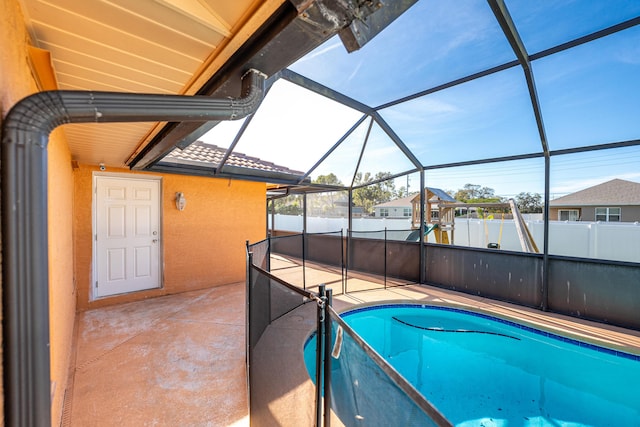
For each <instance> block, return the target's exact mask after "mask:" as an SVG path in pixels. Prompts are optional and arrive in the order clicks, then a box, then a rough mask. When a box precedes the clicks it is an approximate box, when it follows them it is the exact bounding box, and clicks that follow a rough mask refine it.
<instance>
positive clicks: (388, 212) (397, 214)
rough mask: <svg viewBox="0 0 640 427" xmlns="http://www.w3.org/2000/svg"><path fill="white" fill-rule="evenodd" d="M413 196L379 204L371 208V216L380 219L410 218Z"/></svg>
mask: <svg viewBox="0 0 640 427" xmlns="http://www.w3.org/2000/svg"><path fill="white" fill-rule="evenodd" d="M414 197H415V195H411V196H407V197H402V198H400V199H395V200H391V201H389V202H385V203H381V204H379V205H375V206H374V207H373V216H375V217H382V218H411V200H412V199H413V198H414Z"/></svg>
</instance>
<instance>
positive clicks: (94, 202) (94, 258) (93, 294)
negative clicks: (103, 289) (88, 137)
mask: <svg viewBox="0 0 640 427" xmlns="http://www.w3.org/2000/svg"><path fill="white" fill-rule="evenodd" d="M98 178H118V179H126V180H130V181H131V180H136V179H141V180H146V181H158V189H159V191H158V226H159V229H160V230H161V231H160V236H161V238H160V242H159V243H160V247H159V248H158V287H157V288H151V289H143V290H139V291H131V292H127V293H122V294H116V295H107V296H102V297H101V296H97V291H96V282H97V280H98V271H97V268H96V267H97V262H98V247H97V245H96V237H95V236H96V232H97V225H98V209H97V208H98V197H97V182H98ZM162 183H163V180H162V177H161V176H158V175H146V174H134V173H123V172H98V171H94V172H93V174H92V176H91V283H89V301H97V300H101V299H105V298H114V297H118V296H122V295H128V294H131V293H134V292H146V291H157V290H158V289H162V288H164V245H163V243H164V224H163V221H162V218H163V209H162V207H163V206H164V204H163V198H162V194H163V191H162Z"/></svg>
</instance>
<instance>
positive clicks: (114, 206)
mask: <svg viewBox="0 0 640 427" xmlns="http://www.w3.org/2000/svg"><path fill="white" fill-rule="evenodd" d="M94 183H95V192H94V195H95V215H96V216H95V222H94V224H95V229H94V243H95V252H94V264H93V265H94V266H95V271H94V275H95V276H94V277H95V282H94V292H93V295H94V297H95V298H100V297H105V296H109V295H115V294H122V293H126V292H134V291H140V290H143V289H153V288H159V287H160V277H161V275H160V241H161V235H160V180H157V179H137V178H120V177H109V176H95V179H94Z"/></svg>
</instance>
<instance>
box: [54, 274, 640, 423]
mask: <svg viewBox="0 0 640 427" xmlns="http://www.w3.org/2000/svg"><path fill="white" fill-rule="evenodd" d="M272 267H273V266H272ZM274 271H275V273H276V274H277V275H278V276H280V277H282V278H284V279H287V277H286V276H287V275H289V276H291V277H293V276H296V277H300V274H301V273H300V272H299V271H296V267H295V266H290V267H287V268H281V269H279V270H278V269H274ZM291 277H290V279H291ZM335 278H336V276H335V272H332V271H320V270H318V271H308V272H307V277H306V280H307V283H328V284H329V286H332V287H334V308H336V310H338V311H342V310H347V309H349V308H352V307H355V306H359V305H362V304H373V303H379V302H382V301H393V302H402V301H404V302H420V303H425V304H443V305H450V306H455V307H460V308H473V309H475V310H480V311H483V312H487V313H491V314H492V315H497V316H504V317H508V318H510V319H517V320H519V321H521V322H523V323H525V324H527V325H531V326H535V327H538V328H541V329H545V330H549V331H554V332H558V333H561V334H568V335H570V336H572V337H577V338H579V339H581V340H584V341H587V342H591V343H596V344H601V345H606V346H608V347H611V348H614V349H618V350H621V351H625V352H628V353H634V354H640V331H632V330H626V329H623V328H617V327H613V326H608V325H603V324H599V323H595V322H589V321H583V320H578V319H574V318H570V317H567V316H562V315H557V314H552V313H544V312H541V311H538V310H534V309H530V308H526V307H519V306H516V305H513V304H508V303H503V302H498V301H494V300H490V299H487V298H481V297H476V296H472V295H467V294H463V293H457V292H450V291H445V290H443V289H439V288H434V287H430V286H423V285H406V286H402V287H388V288H387V289H384V286H382V285H381V284H380V281H379V280H372V281H368V280H367V278H366V277H359V278H355V279H354V280H353V282H352V283H350V284H349V289H353V287H356V288H366V289H370V290H363V291H358V292H351V293H347V294H339V293H340V291H341V289H340V288H341V285H342V284H341V283H340V281H336V280H335ZM350 280H351V279H350ZM291 281H292V282H294V283H295V280H291ZM356 283H357V284H358V285H357V286H356ZM351 284H353V285H354V286H353V287H352V286H351ZM388 284H392V283H388ZM76 324H77V326H76V339H75V344H74V349H75V351H74V355H73V360H72V369H71V372H70V386H69V388H68V389H67V391H66V396H67V399H66V400H65V409H64V413H63V420H62V425H63V426H86V425H92V426H114V425H118V426H120V427H126V426H175V425H181V426H233V427H244V426H248V425H249V421H248V408H247V394H246V384H247V379H246V369H245V283H244V282H242V283H235V284H230V285H226V286H220V287H215V288H209V289H203V290H200V291H193V292H187V293H183V294H177V295H171V296H164V297H159V298H153V299H149V300H145V301H140V302H134V303H128V304H122V305H118V306H114V307H106V308H100V309H96V310H91V311H87V312H83V313H79V314H78V317H77V321H76ZM314 324H315V306H314V304H304V305H303V306H301V307H299V308H298V309H296V310H294V311H293V312H291V313H289V314H288V315H286V316H284V317H283V318H281V319H279V320H278V321H277V322H274V324H272V326H271V327H270V328H269V331H268V332H269V333H270V334H274V336H273V337H272V338H275V339H274V340H270V341H271V342H272V343H276V342H277V343H278V344H277V345H278V346H280V347H282V346H287V347H291V350H292V351H290V352H289V353H288V355H290V358H289V357H284V358H279V359H278V360H270V361H269V363H270V365H269V366H271V368H272V369H271V374H273V375H276V376H277V377H278V383H279V386H277V387H269V388H268V389H266V390H257V391H258V392H259V394H260V396H261V399H262V400H263V401H264V402H266V403H267V406H268V412H269V413H268V414H267V415H268V416H267V417H265V418H264V419H267V420H268V422H267V424H268V425H272V426H282V427H286V426H296V427H297V426H304V425H311V424H308V420H309V419H312V418H313V400H311V401H310V400H309V396H310V395H311V396H312V395H313V389H314V386H313V384H312V382H311V381H310V380H309V377H308V376H307V375H306V369H305V367H304V361H303V360H302V345H303V343H304V340H305V339H306V337H307V336H308V335H309V334H310V332H311V331H312V330H313V328H314ZM261 342H262V341H261ZM310 393H311V394H310ZM310 417H311V418H310ZM267 424H265V425H267ZM334 425H338V423H335V424H334Z"/></svg>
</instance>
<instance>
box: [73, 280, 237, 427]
mask: <svg viewBox="0 0 640 427" xmlns="http://www.w3.org/2000/svg"><path fill="white" fill-rule="evenodd" d="M244 307H245V284H244V282H242V283H237V284H232V285H227V286H221V287H216V288H211V289H205V290H201V291H194V292H187V293H182V294H177V295H171V296H164V297H159V298H153V299H149V300H145V301H139V302H132V303H127V304H122V305H118V306H113V307H107V308H99V309H95V310H90V311H86V312H83V313H79V314H78V318H77V321H76V325H77V326H76V329H77V330H76V343H75V346H76V348H75V357H74V358H75V361H72V362H73V363H72V366H75V368H72V370H71V373H70V375H71V377H70V388H69V389H68V390H67V396H66V399H65V408H64V413H63V422H62V425H63V426H74V427H75V426H78V427H80V426H96V427H98V426H120V427H126V426H214V427H217V426H234V427H235V426H238V427H240V426H248V425H249V422H248V409H247V393H246V388H247V381H246V369H245V308H244Z"/></svg>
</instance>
